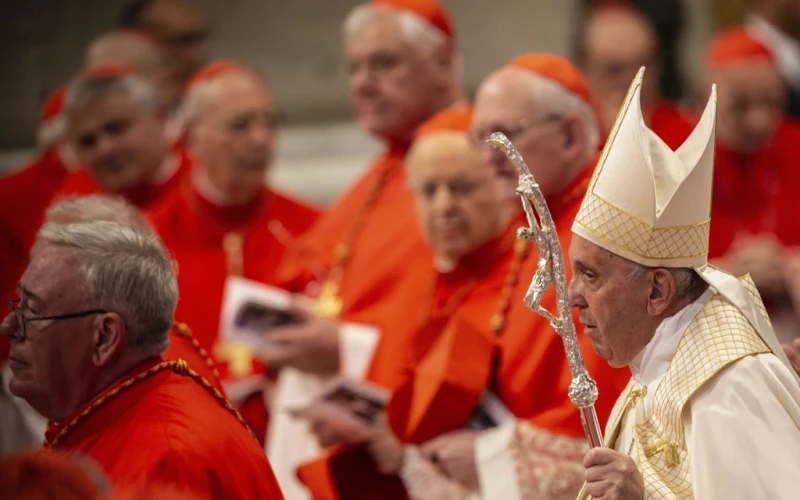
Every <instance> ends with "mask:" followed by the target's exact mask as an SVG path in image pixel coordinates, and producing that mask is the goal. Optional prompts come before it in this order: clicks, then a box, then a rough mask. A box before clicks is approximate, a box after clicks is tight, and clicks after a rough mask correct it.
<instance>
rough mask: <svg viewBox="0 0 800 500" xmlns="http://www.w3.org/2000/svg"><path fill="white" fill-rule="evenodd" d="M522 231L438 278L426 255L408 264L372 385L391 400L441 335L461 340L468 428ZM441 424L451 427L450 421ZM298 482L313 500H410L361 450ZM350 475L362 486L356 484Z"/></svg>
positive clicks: (332, 456) (322, 462)
mask: <svg viewBox="0 0 800 500" xmlns="http://www.w3.org/2000/svg"><path fill="white" fill-rule="evenodd" d="M520 225H521V219H518V220H515V221H514V222H512V223H511V224H509V227H508V228H507V229H506V230H505V231H504V232H503V233H502V234H501V235H499V236H498V237H497V238H495V239H493V240H492V241H490V242H488V243H486V244H485V245H483V246H481V247H480V248H478V249H476V250H475V251H473V252H471V253H470V254H468V255H466V256H465V257H463V258H462V259H460V261H459V263H458V265H457V266H456V268H455V269H453V270H452V271H451V272H448V273H441V272H437V271H436V270H435V269H434V267H433V260H432V258H431V257H430V255H427V254H425V255H417V256H415V257H414V258H413V259H412V260H409V261H407V264H406V269H407V276H406V278H405V279H404V280H403V281H401V282H400V283H399V285H398V287H399V288H400V290H399V291H398V293H397V295H396V296H395V300H394V302H393V303H392V309H391V311H390V312H389V316H388V318H387V321H386V325H385V327H384V329H383V331H382V332H381V336H380V339H379V341H378V345H377V347H376V349H375V353H374V354H373V357H372V360H371V361H370V366H369V369H368V371H367V375H366V379H367V380H368V381H370V382H372V383H374V384H377V385H380V386H382V387H384V388H386V389H387V390H389V391H390V392H393V391H394V390H395V389H397V388H398V387H401V386H403V385H404V383H405V382H407V381H409V380H410V379H411V377H412V373H413V370H414V368H415V367H416V366H417V363H418V362H419V361H420V360H421V359H422V358H424V357H425V355H426V354H427V353H428V351H429V349H430V348H431V346H432V345H433V344H434V342H436V340H437V339H438V338H440V336H441V335H449V336H454V337H457V340H458V342H457V343H458V345H459V346H460V347H463V348H464V350H463V351H461V352H460V354H462V355H464V356H465V358H463V359H469V362H468V363H463V362H462V361H463V359H459V360H458V361H459V362H462V363H461V365H462V366H463V365H465V364H469V366H470V367H472V368H471V369H470V371H469V378H470V382H471V386H472V387H474V388H475V390H474V391H472V392H471V393H470V394H468V395H466V397H465V398H461V401H459V402H457V404H458V403H461V407H465V409H464V412H465V413H466V415H465V416H464V422H462V423H465V421H466V418H467V417H468V416H469V413H471V410H473V409H474V407H475V406H476V404H477V400H478V399H479V397H480V394H481V392H483V389H484V388H485V387H486V385H487V384H488V379H489V376H490V372H491V366H492V359H493V358H494V351H495V348H494V342H495V330H494V325H495V323H494V321H493V320H494V319H495V317H496V316H498V315H500V317H502V312H503V311H504V310H505V309H507V307H505V305H504V304H506V305H507V302H508V296H507V295H506V296H505V297H504V296H503V290H504V288H505V287H507V286H508V284H509V278H510V275H511V274H512V273H513V274H514V275H516V272H515V271H519V262H520V260H521V258H522V256H523V254H522V253H521V252H515V248H517V239H516V228H517V227H519V226H520ZM519 250H522V249H519ZM515 263H516V265H515ZM472 325H478V326H477V328H475V327H472ZM482 361H483V362H482ZM442 366H444V364H443V365H442ZM464 383H465V385H466V384H467V382H466V381H464ZM471 396H474V398H472V397H471ZM449 401H452V399H450V400H449ZM448 410H451V411H452V410H454V408H453V407H450V408H448ZM464 412H461V413H464ZM441 417H442V419H443V420H447V419H448V418H451V417H452V414H451V413H447V415H441ZM390 418H391V414H390ZM452 418H454V417H452ZM356 469H357V470H356ZM298 474H299V477H300V478H301V480H302V481H303V482H304V483H305V484H306V486H308V487H309V489H310V490H311V491H312V492H313V495H314V498H342V499H345V498H352V499H367V498H404V497H405V496H406V493H405V490H404V487H403V486H402V483H401V481H400V480H399V478H398V477H397V476H387V475H384V474H381V473H380V472H378V470H377V469H376V468H375V465H374V464H373V463H372V461H371V458H370V457H369V454H368V452H367V451H366V450H365V449H364V447H363V446H358V447H348V446H341V447H335V448H332V449H329V450H326V451H325V452H324V453H323V454H322V455H321V456H320V457H319V458H318V459H316V460H314V461H311V462H309V463H307V464H304V465H303V466H301V467H300V469H299V472H298ZM351 474H352V475H354V476H356V475H357V476H358V477H359V480H358V481H351V480H350V475H351Z"/></svg>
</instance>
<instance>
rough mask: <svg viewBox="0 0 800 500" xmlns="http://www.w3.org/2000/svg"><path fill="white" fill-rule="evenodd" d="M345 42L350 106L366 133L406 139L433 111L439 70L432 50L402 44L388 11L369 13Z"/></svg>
mask: <svg viewBox="0 0 800 500" xmlns="http://www.w3.org/2000/svg"><path fill="white" fill-rule="evenodd" d="M370 16H371V17H369V18H368V19H367V20H364V21H363V22H362V23H361V24H360V25H358V26H356V27H355V28H354V29H353V30H352V31H350V32H349V33H348V34H347V36H346V39H345V56H346V58H347V65H348V68H349V73H350V76H349V89H350V102H351V104H352V107H353V111H354V113H355V116H356V119H357V120H358V122H359V123H360V125H361V126H362V128H364V130H366V131H367V132H368V133H369V134H371V135H373V136H376V137H379V138H382V139H386V140H393V139H406V140H407V139H408V138H410V137H411V136H412V135H413V131H414V129H416V127H417V126H418V125H419V124H420V123H422V122H423V121H424V120H426V119H427V118H428V117H430V115H431V114H433V113H434V112H435V111H437V108H436V105H437V99H439V98H440V96H441V92H442V89H441V84H442V83H441V82H442V77H441V71H442V69H441V67H440V66H439V65H438V64H437V62H436V60H435V57H434V54H433V51H432V50H429V51H426V50H424V49H423V48H420V47H419V44H415V43H413V42H411V41H409V40H408V39H407V37H406V36H405V35H404V33H403V31H402V27H401V26H400V23H399V22H398V21H397V17H396V15H395V14H393V13H392V12H380V11H379V12H374V13H371V14H370Z"/></svg>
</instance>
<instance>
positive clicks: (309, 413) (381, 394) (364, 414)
mask: <svg viewBox="0 0 800 500" xmlns="http://www.w3.org/2000/svg"><path fill="white" fill-rule="evenodd" d="M388 399H389V392H388V391H387V390H386V389H384V388H383V387H380V386H377V385H375V384H371V383H369V382H365V381H363V380H354V379H351V378H347V377H336V378H334V379H332V380H330V381H329V383H328V384H326V386H325V387H324V388H323V390H322V392H321V393H320V394H319V395H318V396H317V398H316V399H315V400H314V401H312V402H311V404H309V405H307V406H303V407H297V408H292V409H291V411H292V413H293V414H294V415H295V416H297V417H300V418H303V419H307V420H309V421H311V422H317V423H322V424H323V425H324V426H325V427H326V429H327V431H328V432H329V433H332V434H335V435H337V436H340V437H341V438H342V439H343V440H344V441H346V442H349V443H358V442H362V441H365V440H367V439H368V437H369V433H370V429H371V428H372V427H373V426H374V425H375V424H376V423H377V421H378V419H379V418H380V416H381V413H383V409H384V407H385V406H386V402H387V401H388Z"/></svg>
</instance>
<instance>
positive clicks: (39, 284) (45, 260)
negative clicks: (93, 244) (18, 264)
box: [19, 241, 84, 304]
mask: <svg viewBox="0 0 800 500" xmlns="http://www.w3.org/2000/svg"><path fill="white" fill-rule="evenodd" d="M82 269H83V266H82V262H81V261H80V259H79V258H78V256H77V254H76V253H75V251H74V250H73V249H70V248H66V247H61V246H56V245H52V244H50V243H48V242H45V241H38V242H36V244H34V246H33V248H32V249H31V255H30V262H29V264H28V267H27V268H26V269H25V272H24V273H23V275H22V277H21V278H20V280H19V285H20V288H21V290H23V292H22V293H23V295H24V294H26V292H30V293H32V294H33V295H35V296H36V297H38V298H39V299H40V300H41V301H42V302H46V303H48V304H54V303H58V302H60V301H62V300H66V299H69V298H71V297H72V298H75V297H82V296H83V293H84V292H83V289H82V284H83V283H84V277H83V270H82Z"/></svg>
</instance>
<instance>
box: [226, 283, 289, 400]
mask: <svg viewBox="0 0 800 500" xmlns="http://www.w3.org/2000/svg"><path fill="white" fill-rule="evenodd" d="M291 300H292V294H291V293H289V292H287V291H286V290H282V289H280V288H276V287H273V286H269V285H266V284H264V283H259V282H257V281H252V280H248V279H245V278H241V277H239V276H230V277H229V278H228V279H227V280H226V281H225V293H224V296H223V300H222V313H221V314H220V325H219V332H220V340H219V343H218V345H217V346H215V353H216V354H217V356H218V358H219V357H225V358H227V359H226V361H227V362H228V364H229V365H232V366H231V367H230V368H231V369H228V370H227V372H228V376H227V377H225V379H224V380H223V387H224V388H225V393H226V394H227V396H228V397H229V398H230V399H231V401H233V402H234V403H239V402H241V401H243V400H244V399H245V398H246V397H248V396H249V395H250V394H253V393H254V392H256V391H259V390H261V389H262V388H263V386H264V383H265V381H266V374H264V373H263V372H261V373H259V372H257V371H254V370H252V369H251V366H252V364H253V363H252V360H253V359H255V358H257V353H263V352H265V351H266V350H268V349H269V348H270V347H271V346H272V343H271V342H270V341H269V338H268V337H267V335H265V334H266V332H268V331H269V329H270V328H275V327H279V326H286V325H291V324H299V323H301V322H302V321H303V319H302V318H301V317H299V316H298V315H295V314H293V313H292V312H290V304H291ZM220 353H222V354H223V356H221V355H220ZM242 363H244V364H246V365H247V366H245V367H243V368H241V372H242V373H246V375H241V374H240V373H239V370H237V366H236V365H237V364H242Z"/></svg>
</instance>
